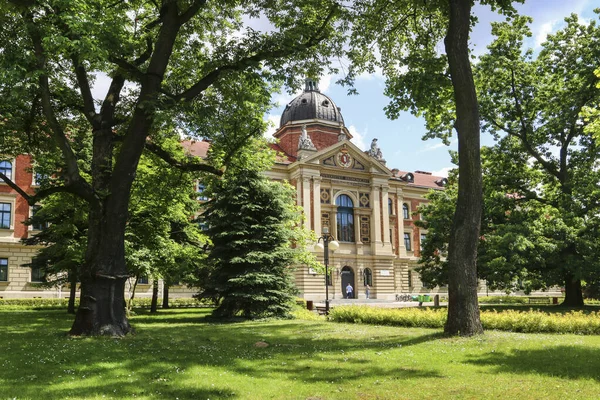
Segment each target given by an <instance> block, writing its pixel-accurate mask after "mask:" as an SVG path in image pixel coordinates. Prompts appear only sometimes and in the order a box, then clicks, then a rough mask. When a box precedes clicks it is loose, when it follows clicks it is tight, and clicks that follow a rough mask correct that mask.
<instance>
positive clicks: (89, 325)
mask: <svg viewBox="0 0 600 400" xmlns="http://www.w3.org/2000/svg"><path fill="white" fill-rule="evenodd" d="M132 180H133V179H132ZM129 193H130V191H126V192H116V194H114V195H113V194H111V195H109V196H107V198H106V199H104V201H103V202H102V203H99V204H97V205H96V206H93V205H92V206H91V207H90V214H89V228H88V246H87V251H86V260H85V264H84V265H83V268H82V272H81V296H80V301H79V309H78V310H77V314H76V315H75V321H74V322H73V326H72V327H71V331H70V332H69V333H70V334H71V335H109V336H124V335H126V334H127V333H128V332H129V331H130V330H131V326H130V325H129V321H128V320H127V314H126V309H125V281H126V280H127V279H128V278H129V273H128V272H127V268H126V265H125V240H124V238H125V223H126V221H127V205H128V201H129Z"/></svg>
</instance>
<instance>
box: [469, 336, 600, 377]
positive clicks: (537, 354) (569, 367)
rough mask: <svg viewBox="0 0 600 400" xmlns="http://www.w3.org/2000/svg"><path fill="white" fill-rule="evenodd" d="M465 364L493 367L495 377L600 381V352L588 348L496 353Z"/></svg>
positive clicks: (566, 347) (549, 348)
mask: <svg viewBox="0 0 600 400" xmlns="http://www.w3.org/2000/svg"><path fill="white" fill-rule="evenodd" d="M468 363H470V364H473V365H479V366H486V367H493V368H494V369H493V371H494V373H513V374H527V373H531V374H543V375H548V376H553V377H556V376H557V377H561V378H565V379H594V380H596V381H600V349H598V348H593V347H589V346H587V347H586V346H579V345H576V346H553V347H547V348H544V349H535V350H513V351H511V352H509V353H503V352H496V353H490V354H487V355H485V356H482V357H476V358H473V359H471V360H469V361H468Z"/></svg>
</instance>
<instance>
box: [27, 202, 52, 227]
mask: <svg viewBox="0 0 600 400" xmlns="http://www.w3.org/2000/svg"><path fill="white" fill-rule="evenodd" d="M41 208H42V206H39V205H35V206H32V207H31V216H32V217H33V216H34V215H35V214H36V213H38V212H39V211H40V209H41ZM49 226H50V224H49V223H48V222H46V221H40V220H37V221H36V222H35V223H33V224H31V229H33V230H37V231H41V230H44V229H46V228H47V227H49Z"/></svg>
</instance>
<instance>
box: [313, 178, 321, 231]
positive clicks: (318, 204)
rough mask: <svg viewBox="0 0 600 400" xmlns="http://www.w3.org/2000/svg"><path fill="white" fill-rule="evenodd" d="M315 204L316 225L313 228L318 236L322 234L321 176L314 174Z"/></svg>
mask: <svg viewBox="0 0 600 400" xmlns="http://www.w3.org/2000/svg"><path fill="white" fill-rule="evenodd" d="M313 204H314V210H313V212H314V216H315V225H314V226H313V230H314V231H315V233H316V234H317V236H321V177H320V176H313Z"/></svg>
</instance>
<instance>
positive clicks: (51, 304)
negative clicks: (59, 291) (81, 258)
mask: <svg viewBox="0 0 600 400" xmlns="http://www.w3.org/2000/svg"><path fill="white" fill-rule="evenodd" d="M68 301H69V300H68V299H55V298H33V299H0V307H2V308H3V309H11V308H18V309H23V308H33V309H35V310H37V309H45V308H67V304H68ZM151 301H152V299H151V298H149V297H138V298H136V299H134V300H133V301H132V306H133V307H134V308H149V307H150V302H151ZM78 305H79V299H77V300H76V306H78ZM208 305H209V303H207V302H202V301H201V300H199V299H194V298H186V297H178V298H174V299H170V300H169V307H172V308H185V307H206V306H208Z"/></svg>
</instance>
